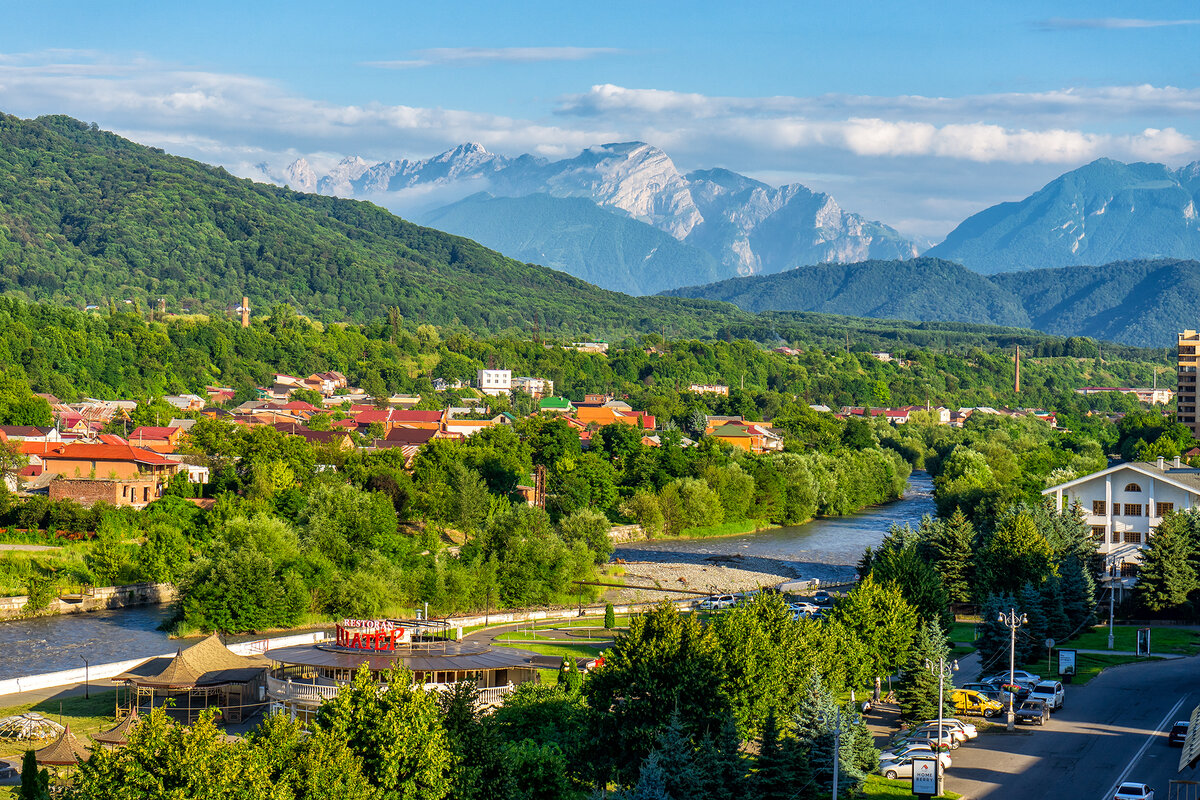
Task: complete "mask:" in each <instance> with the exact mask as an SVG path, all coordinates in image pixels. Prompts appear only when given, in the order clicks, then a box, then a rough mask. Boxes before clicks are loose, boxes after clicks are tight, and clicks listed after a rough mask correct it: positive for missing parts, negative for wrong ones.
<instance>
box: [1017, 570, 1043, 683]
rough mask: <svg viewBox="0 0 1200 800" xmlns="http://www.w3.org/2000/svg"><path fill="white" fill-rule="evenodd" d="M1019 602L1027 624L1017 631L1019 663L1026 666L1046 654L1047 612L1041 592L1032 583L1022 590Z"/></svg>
mask: <svg viewBox="0 0 1200 800" xmlns="http://www.w3.org/2000/svg"><path fill="white" fill-rule="evenodd" d="M1018 602H1019V603H1020V609H1019V610H1020V611H1021V612H1023V613H1024V614H1025V617H1026V622H1025V624H1023V625H1022V626H1021V629H1020V630H1018V631H1017V661H1018V663H1022V664H1024V663H1027V662H1029V661H1036V660H1037V659H1038V657H1039V656H1040V655H1041V654H1042V653H1044V652H1046V650H1045V647H1046V612H1045V610H1044V609H1043V608H1042V595H1041V592H1039V591H1038V590H1037V589H1035V588H1033V584H1031V583H1027V584H1025V586H1024V587H1023V588H1022V589H1021V594H1020V597H1019V598H1018Z"/></svg>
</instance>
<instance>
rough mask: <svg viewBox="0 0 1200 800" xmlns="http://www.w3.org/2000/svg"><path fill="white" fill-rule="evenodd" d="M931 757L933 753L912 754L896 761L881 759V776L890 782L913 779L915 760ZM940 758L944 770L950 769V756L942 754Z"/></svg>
mask: <svg viewBox="0 0 1200 800" xmlns="http://www.w3.org/2000/svg"><path fill="white" fill-rule="evenodd" d="M930 755H932V753H910V754H909V755H907V756H902V757H900V758H897V759H895V760H892V759H882V758H881V759H880V760H879V774H880V775H882V776H883V777H885V778H887V779H888V780H895V779H896V778H911V777H912V769H913V768H912V762H913V759H914V758H928V757H929V756H930ZM938 758H939V759H940V761H941V766H942V769H944V770H945V769H949V768H950V756H948V755H946V754H945V753H941V754H939V755H938Z"/></svg>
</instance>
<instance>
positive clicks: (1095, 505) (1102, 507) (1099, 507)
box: [1092, 500, 1108, 517]
mask: <svg viewBox="0 0 1200 800" xmlns="http://www.w3.org/2000/svg"><path fill="white" fill-rule="evenodd" d="M1092 513H1093V514H1095V515H1096V516H1097V517H1103V516H1104V515H1105V514H1107V513H1108V503H1107V502H1105V501H1104V500H1093V501H1092Z"/></svg>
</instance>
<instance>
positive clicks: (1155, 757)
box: [946, 656, 1200, 800]
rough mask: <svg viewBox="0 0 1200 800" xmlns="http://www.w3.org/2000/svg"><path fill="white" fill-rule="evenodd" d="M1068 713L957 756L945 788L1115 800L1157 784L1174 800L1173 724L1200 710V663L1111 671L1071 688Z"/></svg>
mask: <svg viewBox="0 0 1200 800" xmlns="http://www.w3.org/2000/svg"><path fill="white" fill-rule="evenodd" d="M1066 688H1067V696H1066V705H1065V707H1064V708H1063V710H1062V711H1059V712H1057V713H1056V714H1054V717H1053V719H1052V720H1051V721H1050V723H1049V724H1047V725H1046V726H1045V727H1044V728H1038V727H1022V728H1018V730H1017V732H1015V733H1011V734H1010V733H1007V732H1006V731H1005V730H1004V725H1003V723H1002V722H1001V724H1000V725H999V726H997V727H996V729H995V730H996V731H997V732H986V733H982V734H981V735H980V736H979V738H978V739H977V740H975V741H974V742H972V743H971V744H969V745H967V746H964V747H962V748H960V749H959V750H957V751H955V752H954V755H953V759H954V766H953V767H952V768H951V769H950V771H949V772H948V773H947V775H946V788H947V789H950V790H952V791H955V792H959V793H961V794H963V795H965V796H966V797H969V798H971V800H981V799H982V798H997V799H998V798H1004V799H1005V800H1009V799H1010V798H1039V797H1058V798H1062V800H1102V798H1111V797H1112V791H1111V790H1112V789H1113V788H1114V787H1115V785H1116V783H1117V782H1118V781H1120V780H1134V781H1140V782H1144V783H1148V784H1150V786H1151V787H1152V788H1154V789H1155V791H1156V795H1157V797H1158V800H1169V796H1168V793H1167V792H1168V782H1169V781H1170V780H1171V779H1184V780H1200V771H1198V772H1196V773H1184V774H1180V775H1176V773H1175V767H1176V765H1177V763H1178V759H1179V748H1177V747H1169V746H1168V745H1167V739H1166V732H1167V731H1168V730H1169V729H1170V726H1171V723H1173V722H1174V721H1175V720H1178V719H1187V718H1188V716H1189V715H1190V714H1191V711H1192V708H1193V707H1195V706H1196V705H1197V703H1200V656H1198V657H1193V658H1182V659H1173V660H1168V661H1155V662H1147V663H1143V664H1130V665H1127V666H1122V667H1117V668H1114V669H1110V670H1107V671H1106V672H1104V673H1102V674H1101V675H1100V676H1099V677H1098V678H1096V679H1095V680H1093V681H1092V682H1091V683H1089V684H1088V685H1086V686H1068V687H1066Z"/></svg>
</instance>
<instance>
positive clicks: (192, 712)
mask: <svg viewBox="0 0 1200 800" xmlns="http://www.w3.org/2000/svg"><path fill="white" fill-rule="evenodd" d="M269 663H270V662H269V661H267V659H265V658H263V657H261V656H239V655H237V654H236V653H234V652H232V651H231V650H230V649H229V648H228V647H226V646H225V645H223V644H222V643H221V640H220V639H219V638H217V636H216V634H213V635H212V636H209V637H208V638H206V639H202V640H201V641H199V642H197V643H196V644H194V645H192V646H191V647H189V648H187V649H186V650H183V649H181V650H179V651H178V652H177V653H176V654H175V655H174V657H172V658H166V657H160V658H152V659H149V660H148V661H145V662H143V663H142V664H139V665H138V666H136V667H134V668H133V669H131V670H129V671H128V672H124V673H122V674H120V675H118V676H116V677H115V678H113V681H114V682H116V683H121V684H124V685H125V686H126V687H128V688H129V690H130V691H129V693H128V695H127V698H128V702H129V706H128V707H129V711H130V713H131V714H132V713H133V712H135V711H136V710H138V709H143V708H144V710H146V711H149V710H151V709H153V708H154V707H155V704H156V701H162V702H165V701H166V700H167V699H172V700H174V701H175V703H174V706H172V707H170V708H169V713H171V714H172V715H173V716H182V717H183V719H184V722H186V723H188V724H191V723H192V722H194V721H195V720H196V718H197V717H198V716H199V715H200V712H201V711H204V710H205V709H207V708H214V707H215V708H218V709H220V711H221V715H222V717H223V718H224V720H225V721H226V722H234V723H237V722H241V721H242V720H243V719H245V718H246V717H248V716H252V715H253V712H256V711H258V710H259V709H260V708H261V707H262V706H263V701H262V700H260V698H259V694H260V692H262V691H265V690H264V689H263V687H264V686H265V677H266V670H267V666H268V665H269ZM143 704H144V705H143ZM159 704H161V702H160V703H159ZM118 727H119V726H118ZM114 730H115V729H114Z"/></svg>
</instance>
